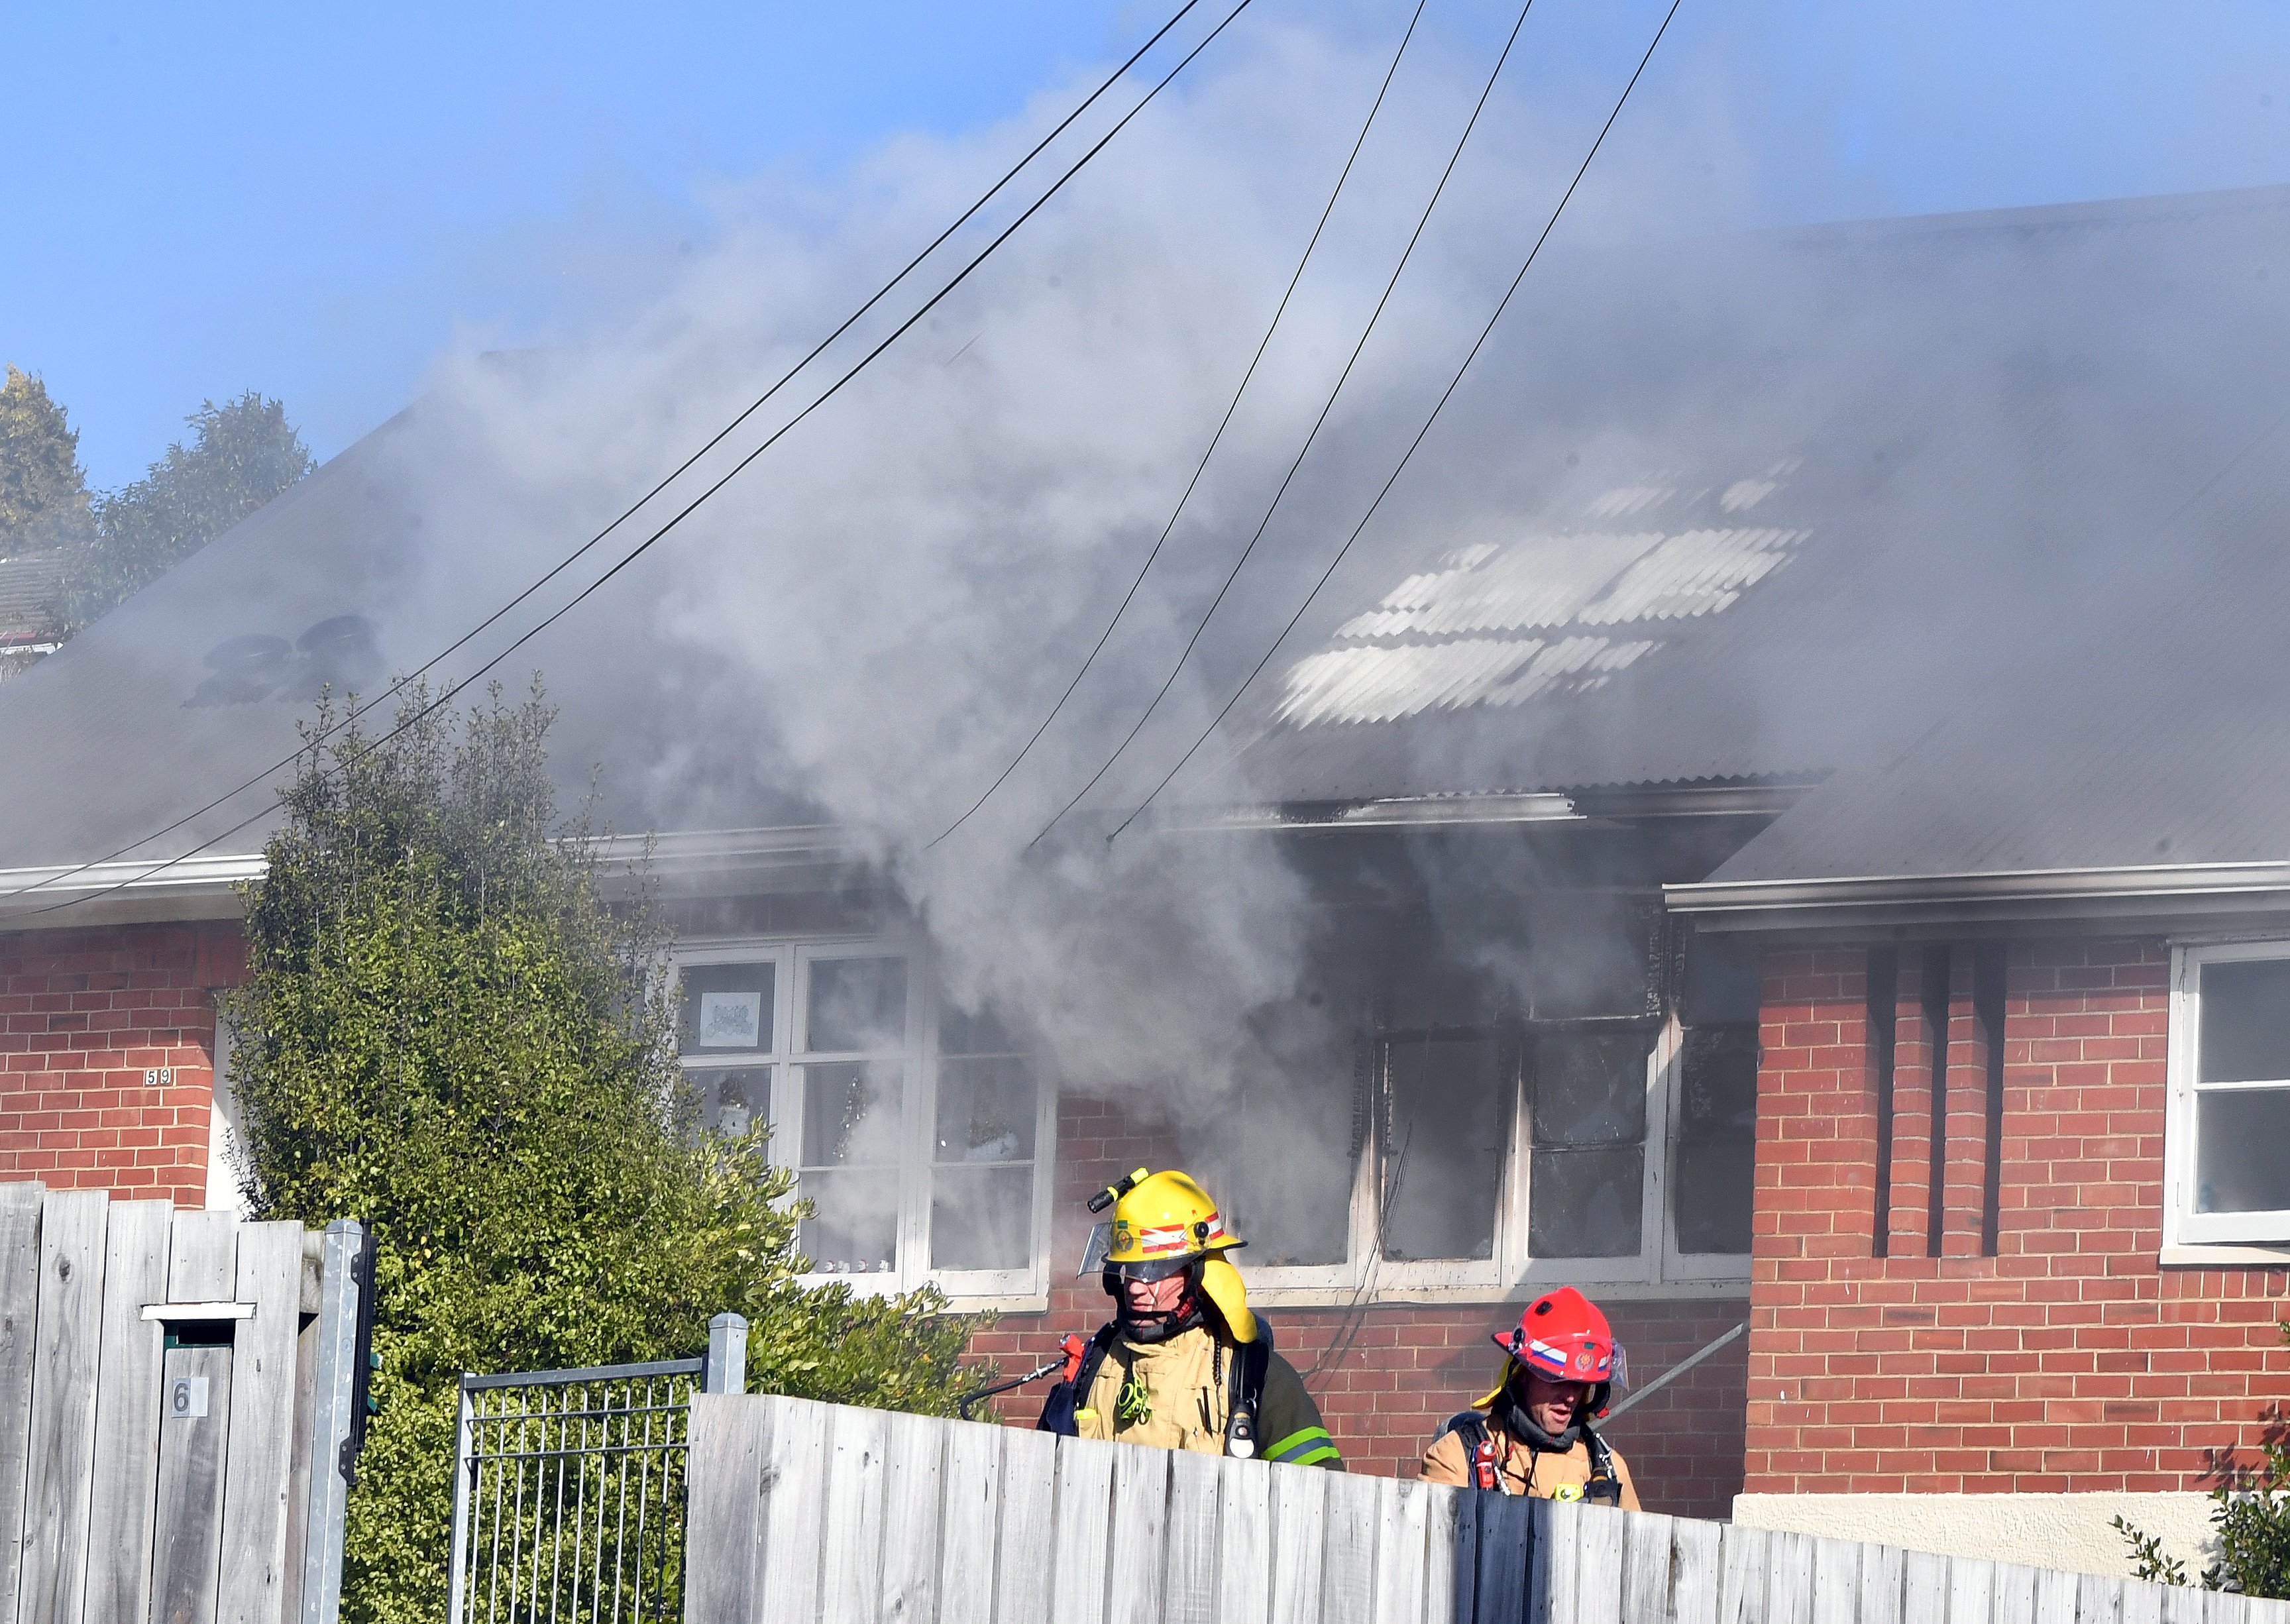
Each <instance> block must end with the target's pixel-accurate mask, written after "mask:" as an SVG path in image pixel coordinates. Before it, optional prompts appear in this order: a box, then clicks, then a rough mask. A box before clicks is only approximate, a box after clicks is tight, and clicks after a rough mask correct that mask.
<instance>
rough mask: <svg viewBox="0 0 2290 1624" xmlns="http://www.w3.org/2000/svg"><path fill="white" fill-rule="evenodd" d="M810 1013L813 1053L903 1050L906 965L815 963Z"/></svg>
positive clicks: (831, 960) (872, 961)
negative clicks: (900, 1048) (901, 1048)
mask: <svg viewBox="0 0 2290 1624" xmlns="http://www.w3.org/2000/svg"><path fill="white" fill-rule="evenodd" d="M807 1013H808V1014H809V1016H810V1021H809V1030H808V1032H807V1034H806V1037H807V1046H808V1048H809V1050H810V1052H812V1053H813V1054H836V1053H849V1052H854V1051H860V1050H868V1049H896V1048H899V1047H901V1045H902V1044H904V1043H905V1042H906V1036H907V964H906V961H905V960H904V959H897V958H822V959H814V960H813V961H812V964H811V998H810V1004H809V1008H808V1011H807Z"/></svg>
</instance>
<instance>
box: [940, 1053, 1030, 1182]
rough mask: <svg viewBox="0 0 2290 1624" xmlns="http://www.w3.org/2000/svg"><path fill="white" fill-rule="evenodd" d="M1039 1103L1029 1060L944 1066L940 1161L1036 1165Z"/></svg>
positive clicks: (959, 1062)
mask: <svg viewBox="0 0 2290 1624" xmlns="http://www.w3.org/2000/svg"><path fill="white" fill-rule="evenodd" d="M1034 1100H1035V1096H1034V1068H1032V1067H1030V1066H1029V1065H1028V1064H1027V1063H1026V1062H1025V1061H1024V1060H1015V1059H1010V1060H1004V1059H998V1058H997V1059H993V1060H940V1061H939V1067H938V1143H937V1148H936V1151H935V1155H936V1156H937V1159H938V1160H940V1161H941V1162H1030V1161H1032V1160H1033V1158H1034Z"/></svg>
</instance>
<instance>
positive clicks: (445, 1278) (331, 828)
mask: <svg viewBox="0 0 2290 1624" xmlns="http://www.w3.org/2000/svg"><path fill="white" fill-rule="evenodd" d="M427 703H428V700H426V698H424V697H423V696H421V695H420V694H419V693H415V694H414V695H412V697H411V698H409V699H408V700H407V701H406V708H405V710H404V712H403V713H402V714H401V718H400V720H401V723H403V724H404V728H403V731H402V732H398V733H397V734H396V736H395V737H391V736H389V735H387V734H385V735H383V736H382V737H381V738H380V739H378V740H377V739H374V738H372V737H369V736H364V735H362V734H360V733H358V732H356V731H355V730H351V731H346V732H344V733H342V734H341V735H340V736H339V737H338V739H337V740H335V741H334V742H332V743H331V744H326V743H314V744H313V745H312V746H311V748H309V749H308V752H307V754H306V755H305V756H304V758H303V760H302V763H301V768H300V773H299V775H298V777H297V779H296V780H295V781H294V783H293V785H292V788H289V789H288V790H286V791H285V792H284V807H285V812H286V818H285V822H284V826H283V827H282V828H280V829H279V831H278V833H277V834H276V836H273V837H272V839H271V841H270V843H269V845H268V874H267V876H266V877H265V878H264V879H263V880H262V881H260V883H259V884H253V885H252V886H250V887H249V888H248V890H247V892H246V895H245V899H244V900H245V908H246V929H247V940H248V947H249V954H250V960H249V971H250V979H249V980H248V983H247V984H246V985H245V986H244V988H242V989H240V990H239V991H238V992H237V993H236V994H235V995H233V996H232V997H231V999H230V1002H229V1004H228V1009H227V1016H228V1020H229V1021H230V1023H231V1026H232V1029H233V1031H234V1034H235V1035H236V1039H237V1043H238V1047H237V1049H236V1052H235V1055H234V1060H233V1076H234V1079H235V1084H236V1092H237V1095H238V1099H239V1101H240V1105H241V1108H242V1112H243V1115H244V1146H243V1154H244V1166H243V1169H242V1172H243V1176H244V1183H245V1187H246V1189H247V1193H248V1195H249V1196H250V1197H251V1198H252V1202H253V1204H254V1207H255V1210H256V1212H258V1213H259V1214H260V1216H263V1217H267V1218H295V1219H300V1220H302V1221H304V1222H305V1223H309V1224H318V1223H322V1222H324V1221H325V1220H329V1219H332V1218H336V1217H341V1216H356V1217H360V1218H363V1219H365V1220H367V1221H369V1222H370V1223H371V1224H372V1226H373V1229H374V1232H375V1234H376V1236H378V1238H379V1243H380V1244H379V1262H378V1268H377V1292H378V1311H377V1320H376V1332H375V1348H376V1350H377V1352H378V1353H379V1354H380V1360H381V1367H380V1371H379V1372H378V1373H377V1375H376V1377H375V1380H374V1393H375V1395H376V1396H377V1398H378V1399H379V1401H380V1412H379V1413H378V1415H377V1416H376V1418H375V1420H374V1421H373V1423H372V1430H371V1431H370V1433H369V1435H368V1441H367V1444H366V1452H365V1455H364V1459H363V1461H362V1463H361V1469H360V1475H359V1481H358V1484H357V1487H356V1490H355V1491H354V1492H352V1494H351V1497H350V1502H349V1533H348V1551H347V1556H346V1562H345V1601H344V1611H343V1616H344V1617H345V1618H346V1619H350V1620H372V1621H381V1620H388V1621H389V1624H398V1621H400V1620H416V1619H435V1618H439V1617H442V1616H443V1612H444V1588H445V1562H446V1556H447V1550H448V1534H449V1531H450V1506H451V1500H450V1495H451V1479H452V1444H453V1427H454V1415H455V1402H456V1378H457V1376H458V1374H459V1372H462V1371H465V1370H473V1371H505V1370H532V1369H546V1368H554V1367H559V1366H568V1365H584V1364H604V1363H612V1362H616V1361H623V1360H631V1359H637V1358H661V1357H669V1356H689V1355H691V1354H694V1353H697V1352H699V1351H700V1350H701V1349H702V1348H704V1347H705V1345H706V1340H707V1324H708V1320H709V1316H711V1315H713V1314H715V1313H717V1312H718V1311H720V1310H722V1309H725V1308H732V1309H736V1310H738V1311H740V1312H741V1313H743V1314H745V1315H746V1316H748V1319H749V1325H750V1331H749V1344H748V1346H749V1379H750V1382H751V1385H753V1386H755V1387H757V1388H762V1389H765V1390H769V1391H777V1392H786V1393H795V1394H800V1395H804V1396H811V1397H816V1398H826V1399H832V1400H837V1401H841V1402H845V1403H854V1404H871V1405H877V1406H882V1407H886V1408H893V1409H907V1410H914V1411H919V1412H928V1413H947V1412H950V1411H951V1410H952V1408H953V1405H954V1403H955V1399H956V1397H957V1393H958V1391H959V1389H960V1387H961V1385H962V1381H961V1378H960V1376H959V1375H958V1373H957V1358H958V1356H959V1355H960V1352H961V1349H962V1348H963V1346H964V1344H965V1341H966V1340H967V1338H968V1335H969V1332H971V1330H972V1329H973V1322H969V1321H965V1320H964V1319H962V1318H960V1317H958V1316H951V1315H949V1314H947V1313H945V1312H944V1306H945V1305H944V1300H943V1299H942V1298H941V1297H939V1296H938V1295H937V1294H936V1293H935V1292H917V1293H915V1294H913V1295H911V1296H909V1297H904V1298H899V1299H879V1298H861V1297H854V1296H853V1294H852V1292H851V1291H850V1289H849V1288H848V1287H847V1286H844V1285H830V1286H827V1287H824V1288H818V1289H806V1288H804V1287H802V1286H800V1285H799V1284H797V1275H798V1273H799V1272H800V1271H801V1268H802V1267H803V1264H802V1260H800V1259H799V1258H798V1257H797V1254H796V1222H797V1217H798V1212H797V1210H796V1204H793V1203H791V1202H789V1200H788V1199H787V1197H788V1196H789V1193H790V1185H789V1175H788V1174H787V1173H786V1172H783V1171H779V1170H775V1169H773V1168H771V1167H770V1166H769V1165H768V1164H766V1161H765V1154H764V1152H765V1146H764V1139H763V1133H764V1130H762V1129H760V1128H759V1129H758V1130H757V1131H756V1132H752V1133H749V1134H747V1135H745V1136H742V1137H740V1138H736V1139H724V1138H719V1137H717V1136H714V1135H711V1134H703V1133H700V1132H696V1131H695V1130H694V1129H693V1126H692V1124H691V1112H690V1109H689V1105H688V1098H687V1095H686V1094H685V1091H684V1089H683V1085H682V1078H681V1073H680V1072H679V1070H678V1068H677V1061H676V1059H675V1047H674V1043H673V1036H672V1033H673V1028H672V1021H671V1016H670V1011H669V1007H668V994H667V990H666V980H665V977H664V976H663V974H662V972H663V970H664V961H663V958H662V951H663V942H662V940H661V936H660V934H659V933H658V932H656V931H655V930H654V929H653V925H652V923H651V918H650V916H649V914H648V913H647V912H646V911H645V909H644V908H641V907H630V908H621V909H618V910H615V909H613V908H607V907H606V906H605V901H604V900H603V899H602V897H601V896H600V893H599V886H598V874H597V868H596V860H595V857H594V854H593V846H592V845H591V844H589V843H588V842H587V841H585V840H584V839H583V838H581V836H584V835H585V833H586V831H585V829H584V828H581V827H579V826H577V825H576V826H561V825H560V824H559V822H558V820H557V816H556V805H555V800H554V795H553V791H552V789H551V787H550V781H549V779H548V772H547V764H546V759H545V744H544V740H545V735H546V732H547V730H548V724H549V720H550V715H551V713H550V712H549V710H548V708H547V707H546V706H545V704H544V703H543V701H542V699H541V697H540V691H539V688H538V685H537V684H536V686H535V690H534V692H533V693H532V696H531V697H530V698H529V699H528V700H525V701H524V703H523V704H520V705H514V706H512V705H505V704H504V703H503V702H502V700H501V699H500V694H499V692H498V691H496V692H495V693H494V695H493V697H492V703H491V704H490V706H489V707H487V708H481V709H478V710H475V711H472V712H470V713H469V714H468V716H465V717H463V718H461V719H460V723H459V724H458V726H456V725H455V724H454V723H453V722H452V721H451V720H450V719H449V716H448V713H447V712H445V711H444V709H443V708H440V709H439V710H438V711H436V713H434V714H431V715H428V716H424V715H423V710H422V708H423V707H424V706H425V705H426V704H427ZM334 720H335V718H334V716H332V715H331V714H330V713H329V712H328V710H327V708H326V707H324V705H322V706H321V708H320V713H319V721H318V724H317V726H316V728H315V729H313V730H312V731H311V732H310V733H309V734H308V735H307V736H308V737H309V738H311V739H313V740H323V739H324V731H325V730H326V729H327V728H328V727H330V726H331V725H332V723H333V722H334Z"/></svg>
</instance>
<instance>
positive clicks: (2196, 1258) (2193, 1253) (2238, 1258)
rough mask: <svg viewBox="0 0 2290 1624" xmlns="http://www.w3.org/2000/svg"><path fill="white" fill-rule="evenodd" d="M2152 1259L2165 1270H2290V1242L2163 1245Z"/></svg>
mask: <svg viewBox="0 0 2290 1624" xmlns="http://www.w3.org/2000/svg"><path fill="white" fill-rule="evenodd" d="M2156 1261H2157V1262H2158V1263H2159V1264H2160V1265H2162V1267H2164V1268H2290V1243H2285V1244H2273V1245H2227V1244H2222V1243H2215V1242H2214V1243H2206V1244H2203V1245H2199V1246H2166V1247H2164V1248H2163V1250H2162V1252H2161V1253H2160V1254H2159V1255H2158V1257H2157V1258H2156Z"/></svg>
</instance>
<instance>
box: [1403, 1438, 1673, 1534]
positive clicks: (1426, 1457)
mask: <svg viewBox="0 0 2290 1624" xmlns="http://www.w3.org/2000/svg"><path fill="white" fill-rule="evenodd" d="M1485 1420H1486V1423H1487V1431H1488V1433H1489V1434H1490V1435H1491V1436H1493V1439H1494V1441H1495V1447H1496V1449H1497V1450H1498V1451H1499V1452H1500V1454H1499V1456H1498V1459H1499V1460H1500V1461H1501V1467H1502V1477H1503V1492H1505V1493H1508V1494H1529V1495H1533V1496H1534V1497H1535V1498H1537V1499H1539V1500H1575V1499H1579V1498H1580V1497H1581V1492H1582V1485H1583V1484H1586V1483H1589V1481H1590V1446H1589V1444H1586V1443H1583V1442H1582V1441H1581V1439H1579V1438H1578V1439H1576V1440H1575V1443H1574V1447H1573V1448H1572V1449H1570V1450H1568V1451H1567V1452H1565V1454H1563V1455H1562V1454H1558V1453H1557V1452H1553V1451H1550V1450H1544V1451H1542V1452H1541V1453H1540V1454H1537V1453H1535V1452H1533V1451H1532V1450H1529V1449H1528V1448H1527V1446H1526V1445H1525V1444H1522V1443H1520V1442H1519V1441H1518V1440H1517V1439H1516V1438H1514V1437H1512V1436H1510V1434H1509V1432H1507V1431H1506V1430H1504V1428H1503V1424H1502V1423H1501V1421H1499V1420H1495V1419H1494V1417H1493V1416H1488V1417H1486V1418H1485ZM1607 1449H1608V1451H1609V1452H1611V1453H1612V1454H1613V1457H1614V1476H1615V1477H1616V1478H1617V1479H1619V1480H1620V1481H1621V1485H1622V1509H1623V1510H1625V1511H1636V1510H1637V1509H1638V1492H1637V1484H1633V1483H1632V1482H1631V1481H1630V1468H1629V1463H1628V1462H1627V1461H1625V1460H1623V1459H1622V1454H1621V1451H1620V1450H1618V1449H1615V1448H1614V1447H1613V1445H1612V1444H1608V1445H1607ZM1423 1481H1424V1482H1426V1483H1445V1484H1453V1485H1454V1486H1455V1487H1457V1488H1469V1487H1471V1486H1472V1482H1471V1463H1470V1460H1469V1457H1467V1456H1466V1455H1465V1454H1464V1452H1463V1440H1462V1439H1461V1437H1460V1436H1457V1435H1456V1434H1454V1433H1452V1432H1447V1433H1442V1434H1441V1435H1440V1436H1438V1438H1437V1440H1435V1441H1434V1442H1433V1444H1432V1445H1431V1447H1430V1448H1429V1449H1427V1450H1425V1451H1424V1452H1423ZM1568 1491H1571V1492H1568Z"/></svg>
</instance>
